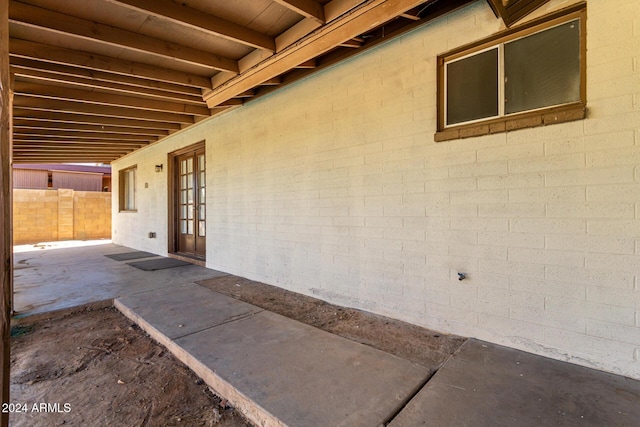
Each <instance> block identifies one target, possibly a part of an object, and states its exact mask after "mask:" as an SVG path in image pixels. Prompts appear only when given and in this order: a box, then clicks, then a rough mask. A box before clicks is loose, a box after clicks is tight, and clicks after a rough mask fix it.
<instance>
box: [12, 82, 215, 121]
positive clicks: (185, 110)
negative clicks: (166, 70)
mask: <svg viewBox="0 0 640 427" xmlns="http://www.w3.org/2000/svg"><path fill="white" fill-rule="evenodd" d="M15 92H16V94H20V95H21V96H31V97H37V98H48V99H57V100H68V101H82V102H86V103H91V104H97V105H111V106H117V107H130V108H137V109H141V110H150V111H162V112H168V113H177V114H187V115H193V116H203V117H209V116H210V115H211V113H210V112H209V109H208V108H207V107H200V106H195V105H186V104H180V103H177V102H168V101H158V100H151V99H145V98H137V97H133V96H125V95H115V94H109V93H105V92H96V91H88V90H81V89H71V88H68V87H62V86H53V85H42V84H37V83H30V82H23V81H16V83H15ZM134 117H135V115H134Z"/></svg>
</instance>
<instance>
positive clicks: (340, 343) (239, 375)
mask: <svg viewBox="0 0 640 427" xmlns="http://www.w3.org/2000/svg"><path fill="white" fill-rule="evenodd" d="M193 286H198V285H195V284H194V285H193ZM193 286H191V285H188V286H187V285H185V286H182V287H179V288H172V289H163V290H158V291H153V292H147V293H144V294H139V295H136V296H135V297H125V298H119V299H117V300H116V301H115V303H116V306H117V307H118V308H120V309H121V310H122V311H123V313H124V314H125V315H127V316H129V317H130V318H132V319H133V320H136V321H138V322H140V323H139V324H140V325H141V327H143V329H145V330H146V331H147V332H148V333H149V334H151V335H152V336H153V337H154V338H155V339H157V340H158V341H160V342H162V343H163V344H165V345H166V346H167V347H168V348H169V349H170V350H171V351H172V352H173V353H174V354H175V355H176V356H177V357H178V359H180V360H182V361H183V362H184V363H185V364H187V365H188V366H189V367H190V368H191V369H193V370H194V371H195V372H196V373H197V374H198V375H199V376H200V377H201V378H203V379H204V380H205V381H207V383H208V384H209V385H210V386H211V387H212V388H213V389H215V390H216V391H217V392H218V393H220V394H222V395H223V396H225V398H227V399H229V401H230V402H232V403H233V404H234V405H235V406H236V407H238V408H239V409H240V410H241V411H242V412H243V413H244V414H245V415H246V416H247V417H248V418H249V419H251V420H252V421H253V422H255V423H256V424H257V425H288V426H378V425H381V424H384V423H385V422H388V421H389V420H391V419H392V418H393V417H394V416H395V415H396V413H397V412H398V411H399V410H400V409H401V408H402V407H403V406H404V405H405V403H406V402H407V401H408V400H409V399H410V398H411V396H412V395H413V394H415V392H416V391H417V390H419V389H420V387H421V386H422V385H423V384H424V382H425V381H426V380H427V379H428V376H429V375H430V371H429V369H428V368H426V367H423V366H419V365H417V364H414V363H411V362H409V361H406V360H404V359H401V358H398V357H395V356H393V355H390V354H388V353H385V352H382V351H379V350H376V349H373V348H371V347H368V346H365V345H362V344H359V343H356V342H354V341H351V340H348V339H345V338H342V337H339V336H336V335H333V334H330V333H328V332H324V331H321V330H319V329H316V328H314V327H311V326H308V325H305V324H302V323H299V322H297V321H295V320H292V319H289V318H286V317H283V316H280V315H277V314H275V313H271V312H268V311H263V310H262V311H260V310H258V311H253V312H252V311H251V307H253V306H251V305H249V304H245V303H240V304H238V303H239V301H234V300H233V299H232V298H228V297H226V296H223V295H221V294H218V293H217V292H214V291H211V290H209V289H206V288H201V289H200V290H198V289H197V288H194V287H193ZM172 291H174V292H175V294H174V295H173V296H172ZM203 291H206V292H209V293H210V297H206V296H203V295H202V292H203ZM187 293H189V294H191V293H192V297H193V298H198V299H200V300H202V301H209V300H210V298H213V299H217V300H218V302H217V303H213V302H210V303H207V302H205V303H203V306H202V307H205V306H207V305H209V304H211V305H217V306H218V308H217V309H216V311H218V312H219V313H220V314H219V315H218V316H216V315H214V316H209V318H208V319H209V321H210V322H211V324H212V327H210V328H208V329H204V330H200V331H199V332H196V333H193V334H185V335H183V336H181V337H179V338H176V339H174V340H171V339H169V337H168V336H167V335H164V334H162V332H160V331H165V332H167V333H169V334H176V333H178V332H177V331H176V328H175V319H173V318H172V316H171V315H163V314H164V313H176V312H180V311H182V312H183V314H182V315H181V316H182V317H181V319H184V320H181V321H183V322H185V325H186V324H188V323H194V324H195V323H198V322H199V320H198V319H197V316H198V310H189V309H185V307H184V299H185V298H186V294H187ZM134 301H135V302H134ZM225 306H226V307H225ZM241 313H244V314H246V315H244V316H242V315H240V314H241ZM239 315H240V317H238V316H239ZM234 317H235V318H234ZM201 326H202V325H201V324H200V325H199V326H198V327H201ZM158 335H162V336H158Z"/></svg>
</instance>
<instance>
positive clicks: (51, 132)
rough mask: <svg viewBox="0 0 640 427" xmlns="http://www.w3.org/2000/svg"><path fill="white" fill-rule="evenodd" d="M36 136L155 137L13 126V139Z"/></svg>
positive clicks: (73, 137) (70, 137) (142, 139)
mask: <svg viewBox="0 0 640 427" xmlns="http://www.w3.org/2000/svg"><path fill="white" fill-rule="evenodd" d="M33 137H38V139H40V138H41V139H42V140H45V139H46V140H52V141H53V140H60V139H96V140H105V141H123V142H124V141H141V142H145V141H150V140H151V139H155V138H153V137H151V138H149V137H147V136H144V135H125V134H113V133H98V132H81V131H69V130H64V129H32V128H26V129H25V128H23V127H20V126H14V127H13V140H14V141H17V140H22V139H25V138H33Z"/></svg>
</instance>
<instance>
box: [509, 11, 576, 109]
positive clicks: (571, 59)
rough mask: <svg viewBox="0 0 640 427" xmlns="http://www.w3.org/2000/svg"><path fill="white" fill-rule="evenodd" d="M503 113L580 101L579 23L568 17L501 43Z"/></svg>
mask: <svg viewBox="0 0 640 427" xmlns="http://www.w3.org/2000/svg"><path fill="white" fill-rule="evenodd" d="M504 70H505V113H507V114H509V113H517V112H520V111H527V110H534V109H536V108H542V107H549V106H552V105H560V104H566V103H569V102H575V101H580V25H579V21H578V20H575V21H571V22H567V23H566V24H562V25H559V26H557V27H554V28H550V29H548V30H545V31H542V32H540V33H536V34H532V35H530V36H528V37H524V38H522V39H519V40H515V41H513V42H510V43H506V44H505V46H504Z"/></svg>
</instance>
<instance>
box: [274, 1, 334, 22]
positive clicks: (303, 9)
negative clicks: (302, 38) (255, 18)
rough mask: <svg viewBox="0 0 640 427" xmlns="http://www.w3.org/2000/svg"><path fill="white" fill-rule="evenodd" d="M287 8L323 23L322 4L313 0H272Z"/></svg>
mask: <svg viewBox="0 0 640 427" xmlns="http://www.w3.org/2000/svg"><path fill="white" fill-rule="evenodd" d="M274 1H275V2H276V3H278V4H281V5H282V6H284V7H286V8H287V9H290V10H293V11H294V12H296V13H298V14H300V15H302V16H304V17H305V18H311V19H314V20H316V21H318V22H320V23H321V24H324V22H325V20H324V6H322V5H321V4H320V3H318V2H317V1H315V0H274Z"/></svg>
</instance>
